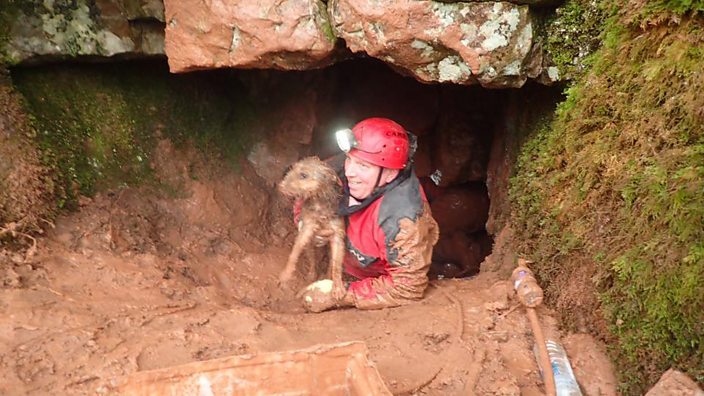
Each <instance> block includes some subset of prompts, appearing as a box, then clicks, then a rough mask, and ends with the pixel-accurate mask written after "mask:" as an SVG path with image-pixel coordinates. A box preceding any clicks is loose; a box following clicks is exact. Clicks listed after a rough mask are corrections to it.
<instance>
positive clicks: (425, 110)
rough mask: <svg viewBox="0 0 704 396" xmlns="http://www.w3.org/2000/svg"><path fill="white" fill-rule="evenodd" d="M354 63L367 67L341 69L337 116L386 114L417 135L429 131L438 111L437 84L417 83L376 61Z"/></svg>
mask: <svg viewBox="0 0 704 396" xmlns="http://www.w3.org/2000/svg"><path fill="white" fill-rule="evenodd" d="M357 62H358V63H366V64H367V65H368V67H366V68H360V67H343V68H342V69H343V71H342V72H343V73H344V74H343V76H344V77H343V78H344V79H345V83H343V85H342V86H341V87H340V88H341V94H342V101H341V102H342V103H341V104H340V106H336V109H335V110H336V113H337V114H338V115H339V114H345V115H347V116H349V117H350V118H351V119H353V120H355V121H361V120H362V119H365V118H368V117H387V118H390V119H392V120H394V121H396V122H398V123H399V124H401V125H402V126H403V127H404V128H406V129H407V130H409V131H411V132H412V133H414V134H415V135H417V136H421V135H424V134H427V133H429V132H431V131H432V129H433V127H434V125H435V122H436V119H437V117H438V113H439V111H440V102H439V90H438V86H434V85H428V84H418V82H417V81H415V80H414V79H413V78H410V77H404V76H402V75H400V74H398V73H396V72H395V71H393V70H391V69H390V68H389V67H388V66H387V65H384V64H383V62H380V61H372V60H358V61H357ZM350 63H353V62H350ZM360 82H364V83H360Z"/></svg>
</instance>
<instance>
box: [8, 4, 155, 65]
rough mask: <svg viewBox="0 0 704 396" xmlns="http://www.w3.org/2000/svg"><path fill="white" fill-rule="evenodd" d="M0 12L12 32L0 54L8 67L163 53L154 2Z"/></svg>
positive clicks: (49, 6) (44, 6)
mask: <svg viewBox="0 0 704 396" xmlns="http://www.w3.org/2000/svg"><path fill="white" fill-rule="evenodd" d="M3 12H4V14H3V17H4V18H6V19H8V20H9V21H11V22H10V23H11V27H10V29H9V31H10V34H9V36H10V39H9V40H8V41H7V43H6V44H5V46H4V47H2V48H0V54H3V55H4V58H5V61H6V62H8V63H10V64H16V63H20V62H25V61H33V60H37V59H39V57H41V59H42V60H46V59H49V58H51V57H57V58H64V57H76V56H106V57H109V56H114V55H121V54H130V55H154V54H163V53H164V25H163V19H164V17H163V5H162V4H161V2H159V1H157V0H143V1H129V0H123V1H109V0H98V1H96V2H94V3H88V4H87V2H68V3H66V2H53V1H45V2H33V4H32V5H31V6H25V7H20V6H14V8H13V7H10V8H8V9H5V10H3Z"/></svg>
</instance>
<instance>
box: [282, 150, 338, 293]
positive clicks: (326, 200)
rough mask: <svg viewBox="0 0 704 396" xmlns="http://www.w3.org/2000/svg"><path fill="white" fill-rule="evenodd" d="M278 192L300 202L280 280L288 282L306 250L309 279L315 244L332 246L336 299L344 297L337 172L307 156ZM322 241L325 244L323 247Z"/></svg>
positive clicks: (332, 273)
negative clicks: (296, 221) (296, 226)
mask: <svg viewBox="0 0 704 396" xmlns="http://www.w3.org/2000/svg"><path fill="white" fill-rule="evenodd" d="M278 187H279V191H280V192H281V193H283V194H284V195H286V196H288V197H292V198H294V199H295V200H296V201H301V202H302V205H301V212H300V215H299V224H298V235H297V236H296V241H295V242H294V244H293V248H292V249H291V253H290V254H289V257H288V261H287V262H286V267H285V268H284V270H283V271H282V272H281V274H280V275H279V281H280V282H281V283H283V284H285V283H286V282H288V281H289V280H290V279H291V277H292V276H293V273H294V272H295V270H296V264H297V263H298V261H299V258H300V256H301V253H302V252H303V250H304V249H306V247H307V248H308V249H309V251H310V255H309V257H310V260H309V261H310V263H309V265H310V267H309V269H308V273H309V277H310V276H311V275H314V274H315V262H314V259H313V254H312V249H313V248H314V247H313V246H311V244H312V243H315V244H316V245H318V246H322V245H324V244H325V242H327V243H329V245H330V275H331V278H332V281H333V290H332V293H333V297H335V298H338V299H340V298H342V297H343V296H344V294H345V287H344V284H343V283H342V261H343V259H344V255H345V222H344V220H343V218H342V217H340V216H338V215H337V207H338V204H339V201H340V198H341V195H342V187H341V186H340V182H339V179H338V177H337V174H336V173H335V170H334V169H332V168H331V167H330V166H329V165H328V164H326V163H325V162H323V161H321V160H320V159H318V158H317V157H307V158H304V159H302V160H300V161H298V162H296V163H294V164H293V165H292V167H291V169H290V170H289V171H288V172H287V173H286V175H285V176H284V179H283V180H282V181H281V182H280V183H279V186H278ZM321 242H322V244H320V243H321Z"/></svg>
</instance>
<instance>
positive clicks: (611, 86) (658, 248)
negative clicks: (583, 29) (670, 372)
mask: <svg viewBox="0 0 704 396" xmlns="http://www.w3.org/2000/svg"><path fill="white" fill-rule="evenodd" d="M614 4H615V3H612V2H610V1H603V2H602V3H601V5H600V6H601V7H604V9H610V10H612V11H611V12H610V15H611V16H610V19H609V20H608V22H607V23H606V29H605V31H604V33H603V35H602V36H601V37H602V39H603V45H602V47H601V48H600V49H599V50H598V51H597V52H596V53H595V54H594V55H593V58H592V60H591V62H592V67H591V68H590V70H589V71H588V72H587V73H585V74H584V75H583V76H582V77H580V78H579V79H578V80H577V81H575V83H574V84H573V86H572V87H571V88H569V89H568V91H567V99H566V100H565V102H563V103H562V104H561V105H560V106H559V108H558V111H557V112H556V115H555V118H554V120H553V121H552V122H548V123H547V124H546V125H545V126H544V127H542V128H541V129H540V130H539V131H537V132H536V133H534V134H533V135H532V136H531V137H530V138H529V139H528V141H527V142H526V143H525V145H524V146H523V148H522V153H521V155H520V158H519V162H518V165H517V171H516V174H515V177H514V178H513V179H512V183H511V191H510V195H511V199H512V205H513V211H514V214H515V216H514V222H515V227H516V229H517V232H518V235H519V236H520V237H521V238H519V239H522V240H523V241H524V242H523V243H522V247H521V248H522V250H523V251H524V253H525V254H526V255H528V256H531V257H533V258H534V259H535V261H536V269H537V270H538V272H539V274H540V277H541V278H542V282H543V284H544V285H546V292H547V295H548V297H549V299H550V300H551V301H552V302H553V303H555V304H556V305H557V306H558V308H559V309H560V310H561V311H562V313H563V318H564V319H566V321H567V323H568V325H570V326H572V327H584V326H586V327H588V328H589V329H590V330H592V331H593V332H596V333H597V334H599V335H600V336H602V337H603V338H605V339H607V340H609V344H610V348H611V352H612V355H613V357H614V358H615V360H616V362H617V363H618V365H617V367H619V374H620V375H621V384H622V387H623V389H622V390H623V391H624V393H626V394H643V393H645V392H644V391H645V390H646V389H647V387H648V386H650V385H652V384H653V383H654V382H655V381H656V380H657V379H658V378H659V376H660V374H662V372H663V371H665V370H666V369H668V368H670V367H675V368H677V369H680V370H683V371H685V372H688V373H689V374H690V375H692V376H693V377H694V378H695V379H696V380H697V381H698V382H700V383H704V298H702V296H704V227H702V224H704V193H703V192H704V96H702V95H701V94H700V92H701V90H702V88H704V73H702V70H703V69H704V23H703V22H704V21H703V20H702V18H701V12H702V10H703V7H704V1H691V0H689V1H688V0H680V1H674V0H671V1H668V0H661V1H650V2H646V1H642V2H630V3H629V7H627V8H623V7H612V6H613V5H614ZM617 5H618V4H617ZM579 287H581V288H582V289H581V290H580V293H575V289H576V288H579ZM584 290H586V291H587V293H585V292H584ZM590 296H592V297H590Z"/></svg>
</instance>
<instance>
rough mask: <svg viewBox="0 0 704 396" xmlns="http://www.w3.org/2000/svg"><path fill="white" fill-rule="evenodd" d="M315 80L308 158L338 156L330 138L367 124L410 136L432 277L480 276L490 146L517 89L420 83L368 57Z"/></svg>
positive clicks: (487, 244)
mask: <svg viewBox="0 0 704 396" xmlns="http://www.w3.org/2000/svg"><path fill="white" fill-rule="evenodd" d="M321 73H323V74H324V77H323V78H324V80H325V81H326V88H325V93H324V96H325V97H324V98H320V97H319V98H318V104H319V106H318V109H317V110H318V115H317V123H316V126H315V128H314V133H313V139H312V140H313V142H312V146H313V147H312V149H313V150H312V151H313V154H316V155H319V156H320V157H321V158H325V157H327V156H330V155H334V154H335V153H337V152H338V150H337V148H336V145H335V143H334V141H333V140H332V132H333V131H335V130H336V129H339V128H343V127H351V126H352V125H354V123H356V122H358V121H360V120H362V119H364V118H367V117H387V118H390V119H393V120H395V121H397V122H398V123H400V124H401V125H402V126H404V127H405V128H406V129H407V130H409V131H410V132H412V133H414V134H415V135H416V136H417V137H418V150H417V152H416V155H415V172H416V174H417V176H418V177H419V179H420V181H421V184H422V186H423V188H424V190H425V193H426V196H427V198H428V200H429V202H430V205H431V208H432V211H433V216H434V217H435V219H436V220H437V222H438V224H439V226H440V240H439V242H438V244H437V245H436V246H435V249H434V253H433V264H432V266H431V270H430V277H431V278H432V279H437V278H455V277H466V276H471V275H474V274H476V273H478V272H479V268H480V263H481V262H482V261H483V260H484V258H485V257H486V256H487V255H489V254H490V253H491V250H492V245H493V238H492V236H491V235H490V233H489V232H487V227H486V224H487V221H488V219H489V209H490V198H489V189H488V188H487V174H488V168H489V162H490V157H491V152H492V144H493V143H494V137H495V136H496V135H497V134H503V129H502V128H504V127H505V124H504V123H502V120H503V119H504V116H505V108H506V102H507V100H508V98H509V97H510V96H511V95H512V94H515V93H516V92H517V91H519V90H510V91H511V92H509V90H488V89H484V88H482V87H480V86H458V85H452V84H422V83H419V82H417V81H416V80H415V79H413V78H411V77H406V76H403V75H401V74H399V73H397V72H396V71H394V70H393V69H392V68H390V67H389V66H387V65H386V64H385V63H383V62H381V61H378V60H375V59H370V58H364V59H356V60H351V61H346V62H342V63H339V64H336V65H334V66H331V67H329V68H327V69H325V70H323V71H321ZM321 99H322V100H321ZM501 153H503V150H497V154H496V155H500V154H501ZM496 163H497V164H501V163H505V161H503V160H500V161H496ZM501 194H505V191H503V192H501Z"/></svg>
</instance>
